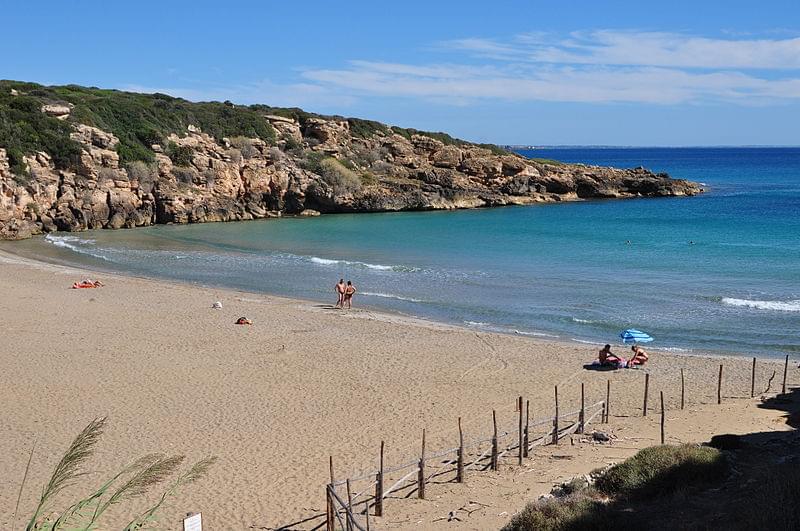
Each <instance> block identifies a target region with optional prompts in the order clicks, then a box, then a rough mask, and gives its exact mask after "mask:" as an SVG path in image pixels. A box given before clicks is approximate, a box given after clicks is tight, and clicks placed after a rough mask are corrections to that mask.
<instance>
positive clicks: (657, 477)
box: [597, 444, 727, 497]
mask: <svg viewBox="0 0 800 531" xmlns="http://www.w3.org/2000/svg"><path fill="white" fill-rule="evenodd" d="M726 470H727V466H726V464H725V457H724V456H723V455H722V454H721V453H720V451H719V450H717V449H716V448H711V447H708V446H698V445H693V444H684V445H681V446H669V445H663V446H651V447H649V448H645V449H643V450H640V451H639V452H638V453H637V454H636V455H634V456H633V457H631V458H630V459H626V460H625V461H623V462H622V463H619V464H617V465H614V466H613V467H611V468H609V469H608V470H607V471H606V472H605V473H604V474H603V475H602V476H600V477H599V478H598V480H597V489H598V490H600V491H601V492H604V493H606V494H610V495H622V496H635V497H652V496H658V495H662V494H668V493H671V492H674V491H676V490H678V489H681V488H685V487H687V486H690V487H691V486H697V485H702V484H705V483H708V482H712V481H717V480H719V479H721V478H722V477H723V476H724V475H725V473H726Z"/></svg>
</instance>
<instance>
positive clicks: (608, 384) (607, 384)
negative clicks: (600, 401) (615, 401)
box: [605, 380, 611, 424]
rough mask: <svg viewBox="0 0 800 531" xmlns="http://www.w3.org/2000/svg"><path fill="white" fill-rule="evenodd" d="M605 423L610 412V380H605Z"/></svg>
mask: <svg viewBox="0 0 800 531" xmlns="http://www.w3.org/2000/svg"><path fill="white" fill-rule="evenodd" d="M605 410H606V411H605V414H606V420H605V423H606V424H608V416H609V415H610V414H611V380H606V403H605Z"/></svg>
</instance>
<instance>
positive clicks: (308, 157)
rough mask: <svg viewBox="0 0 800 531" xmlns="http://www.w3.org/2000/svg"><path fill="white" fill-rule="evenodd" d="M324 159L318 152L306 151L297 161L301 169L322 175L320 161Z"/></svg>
mask: <svg viewBox="0 0 800 531" xmlns="http://www.w3.org/2000/svg"><path fill="white" fill-rule="evenodd" d="M324 158H325V155H324V154H323V153H320V152H319V151H311V150H306V151H305V152H304V153H303V157H302V158H301V159H300V160H299V161H298V163H299V165H300V167H301V168H303V169H304V170H308V171H310V172H313V173H316V174H317V175H320V174H321V173H322V164H321V163H322V159H324Z"/></svg>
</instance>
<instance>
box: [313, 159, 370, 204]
mask: <svg viewBox="0 0 800 531" xmlns="http://www.w3.org/2000/svg"><path fill="white" fill-rule="evenodd" d="M320 169H321V172H320V175H321V176H322V180H324V181H325V182H326V183H328V184H329V185H330V186H331V188H333V193H334V194H336V195H342V194H348V193H351V194H352V193H356V192H358V191H360V190H361V187H362V182H361V177H360V176H359V175H358V174H357V173H356V172H354V171H353V170H350V169H348V168H346V167H345V166H344V165H343V164H342V163H341V161H339V160H336V159H334V158H332V157H328V158H326V159H323V160H322V161H321V162H320Z"/></svg>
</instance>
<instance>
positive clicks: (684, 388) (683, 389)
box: [681, 369, 686, 409]
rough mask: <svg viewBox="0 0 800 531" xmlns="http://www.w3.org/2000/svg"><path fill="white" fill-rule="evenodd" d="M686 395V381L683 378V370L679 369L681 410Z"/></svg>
mask: <svg viewBox="0 0 800 531" xmlns="http://www.w3.org/2000/svg"><path fill="white" fill-rule="evenodd" d="M685 394H686V381H685V380H684V378H683V369H681V409H683V399H684V395H685Z"/></svg>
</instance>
